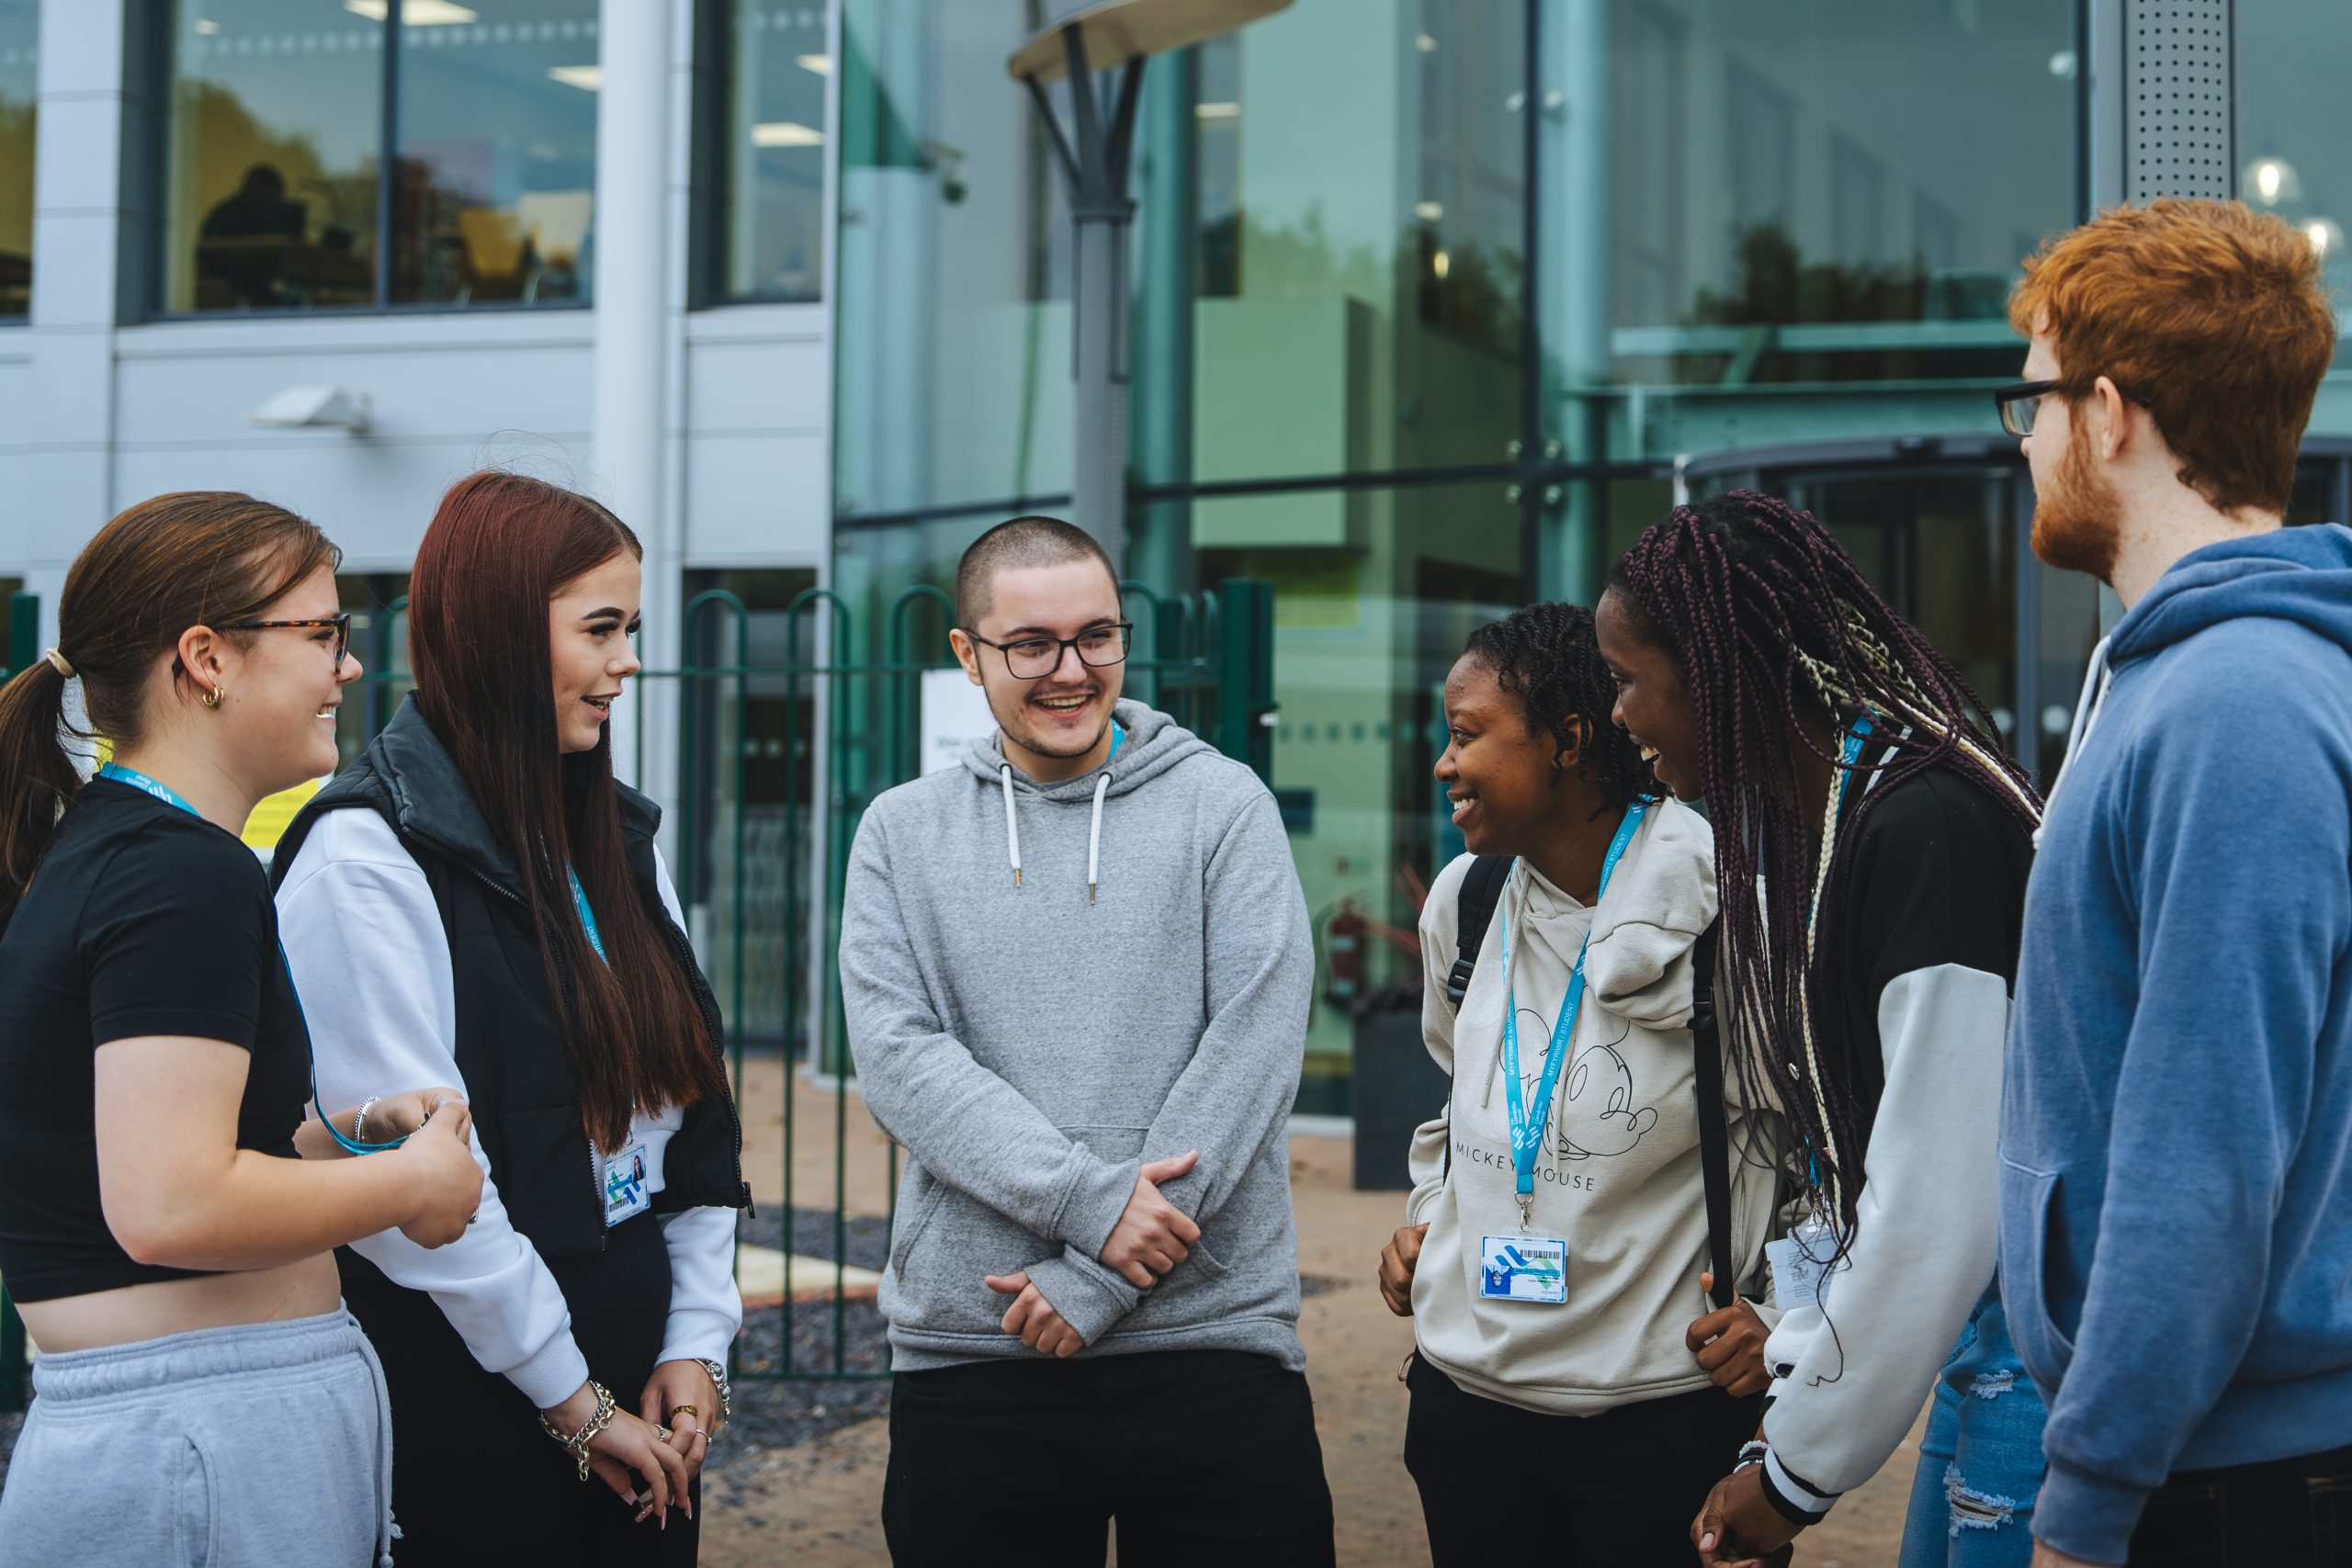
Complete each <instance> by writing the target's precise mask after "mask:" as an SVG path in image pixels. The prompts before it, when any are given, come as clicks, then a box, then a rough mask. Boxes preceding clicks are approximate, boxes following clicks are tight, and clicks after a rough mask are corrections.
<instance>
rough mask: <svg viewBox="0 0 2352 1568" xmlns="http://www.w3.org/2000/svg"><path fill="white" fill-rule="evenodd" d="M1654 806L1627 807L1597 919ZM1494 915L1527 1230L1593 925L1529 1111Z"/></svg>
mask: <svg viewBox="0 0 2352 1568" xmlns="http://www.w3.org/2000/svg"><path fill="white" fill-rule="evenodd" d="M1650 804H1651V803H1650V801H1649V800H1648V799H1647V798H1644V799H1640V800H1636V801H1634V804H1633V805H1632V806H1630V807H1626V810H1625V819H1624V820H1623V822H1620V823H1619V824H1618V825H1617V836H1616V837H1615V838H1614V839H1612V840H1610V842H1609V852H1608V854H1606V855H1604V856H1603V857H1601V862H1600V889H1599V891H1597V892H1595V893H1594V894H1593V897H1592V914H1593V919H1596V920H1598V919H1600V896H1601V894H1603V893H1606V892H1608V891H1609V875H1610V873H1611V872H1613V871H1615V870H1616V869H1617V863H1618V861H1619V860H1621V859H1622V858H1623V856H1624V853H1625V846H1626V845H1628V844H1630V843H1632V842H1633V841H1634V829H1636V828H1638V827H1640V826H1641V821H1642V813H1643V812H1645V811H1646V810H1648V809H1649V807H1650ZM1495 913H1496V919H1498V920H1499V921H1501V923H1502V944H1503V1077H1504V1079H1505V1080H1506V1081H1505V1085H1504V1087H1505V1089H1506V1091H1507V1093H1506V1103H1507V1104H1508V1105H1509V1107H1510V1158H1511V1164H1512V1166H1513V1167H1515V1168H1517V1170H1518V1172H1519V1218H1520V1224H1521V1227H1522V1228H1523V1227H1524V1226H1525V1225H1526V1223H1527V1213H1528V1210H1529V1208H1530V1207H1531V1206H1532V1202H1533V1201H1534V1196H1535V1156H1536V1154H1537V1153H1538V1151H1540V1150H1541V1149H1542V1147H1543V1145H1544V1123H1545V1122H1546V1120H1547V1119H1548V1118H1549V1117H1550V1115H1551V1111H1552V1089H1553V1086H1554V1085H1555V1084H1557V1083H1558V1082H1559V1081H1560V1069H1561V1068H1562V1067H1563V1066H1566V1063H1567V1059H1568V1049H1569V1041H1570V1039H1571V1038H1572V1037H1573V1036H1574V1035H1575V1033H1576V1032H1577V1011H1578V1010H1579V1009H1581V1008H1582V1006H1583V1004H1584V954H1585V949H1586V948H1589V947H1590V946H1591V945H1592V928H1591V927H1590V926H1587V927H1586V928H1585V933H1584V941H1583V942H1581V943H1579V944H1578V945H1577V962H1576V967H1575V968H1574V969H1571V970H1570V971H1569V972H1568V994H1567V996H1566V998H1565V999H1564V1000H1563V1001H1562V1002H1561V1003H1560V1021H1559V1022H1558V1023H1557V1024H1555V1026H1554V1027H1553V1030H1552V1049H1551V1050H1550V1051H1549V1052H1547V1053H1546V1054H1545V1055H1544V1081H1543V1083H1542V1085H1541V1086H1540V1087H1538V1089H1536V1091H1535V1105H1534V1108H1533V1110H1532V1111H1530V1109H1529V1107H1528V1104H1527V1097H1526V1095H1525V1093H1524V1092H1523V1091H1522V1090H1521V1088H1520V1083H1519V1002H1518V995H1517V992H1516V991H1515V990H1514V989H1513V988H1512V986H1511V983H1510V913H1509V911H1508V910H1504V909H1499V908H1498V909H1497V910H1496V912H1495Z"/></svg>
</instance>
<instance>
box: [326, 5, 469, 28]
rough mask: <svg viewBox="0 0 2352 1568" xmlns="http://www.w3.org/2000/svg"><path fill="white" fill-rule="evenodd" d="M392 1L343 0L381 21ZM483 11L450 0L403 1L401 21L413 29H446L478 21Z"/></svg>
mask: <svg viewBox="0 0 2352 1568" xmlns="http://www.w3.org/2000/svg"><path fill="white" fill-rule="evenodd" d="M388 4H389V0H343V8H344V9H345V10H346V11H350V12H352V13H354V14H355V15H357V16H362V17H367V18H368V20H369V21H371V22H380V21H382V20H383V19H384V13H385V10H386V8H387V6H388ZM479 21H481V12H479V11H472V10H469V9H467V8H466V7H465V6H453V5H451V4H450V3H449V0H403V4H402V5H401V24H402V25H403V26H406V27H412V28H447V27H453V26H455V25H457V24H458V23H460V22H479Z"/></svg>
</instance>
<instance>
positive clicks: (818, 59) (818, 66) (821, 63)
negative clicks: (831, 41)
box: [793, 54, 833, 76]
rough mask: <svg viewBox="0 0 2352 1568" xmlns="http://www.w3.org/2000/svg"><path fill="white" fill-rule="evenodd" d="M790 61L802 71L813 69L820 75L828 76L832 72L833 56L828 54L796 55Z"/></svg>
mask: <svg viewBox="0 0 2352 1568" xmlns="http://www.w3.org/2000/svg"><path fill="white" fill-rule="evenodd" d="M793 63H794V64H795V65H797V66H799V67H800V69H802V70H803V71H814V72H815V73H817V74H818V75H820V76H830V75H831V74H832V73H833V57H832V56H831V55H830V54H803V55H797V56H796V57H794V59H793Z"/></svg>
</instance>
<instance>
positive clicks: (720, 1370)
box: [695, 1356, 735, 1436]
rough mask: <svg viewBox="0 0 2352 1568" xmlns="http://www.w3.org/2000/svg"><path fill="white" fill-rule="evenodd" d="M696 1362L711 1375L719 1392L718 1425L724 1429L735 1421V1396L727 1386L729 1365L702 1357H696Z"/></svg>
mask: <svg viewBox="0 0 2352 1568" xmlns="http://www.w3.org/2000/svg"><path fill="white" fill-rule="evenodd" d="M695 1361H696V1362H697V1363H698V1364H699V1365H700V1366H701V1367H702V1370H703V1371H707V1372H708V1373H709V1374H710V1384H711V1386H712V1387H713V1388H715V1389H717V1390H718V1425H719V1426H720V1427H721V1428H724V1427H726V1426H727V1424H728V1423H729V1422H730V1421H732V1420H734V1419H735V1395H734V1393H733V1392H732V1391H731V1390H729V1388H728V1386H727V1364H726V1363H725V1362H724V1361H711V1360H706V1359H703V1358H702V1357H700V1356H697V1357H695ZM706 1436H707V1434H706Z"/></svg>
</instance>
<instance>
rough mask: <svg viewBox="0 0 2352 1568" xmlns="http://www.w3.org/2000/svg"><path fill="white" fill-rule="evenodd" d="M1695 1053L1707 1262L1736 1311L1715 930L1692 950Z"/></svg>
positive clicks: (1721, 1299)
mask: <svg viewBox="0 0 2352 1568" xmlns="http://www.w3.org/2000/svg"><path fill="white" fill-rule="evenodd" d="M1691 1053H1692V1055H1693V1057H1694V1058H1695V1065H1696V1066H1697V1069H1698V1072H1697V1085H1698V1093H1699V1167H1700V1172H1701V1176H1702V1179H1703V1180H1704V1182H1705V1184H1706V1189H1707V1257H1708V1266H1709V1267H1710V1268H1712V1269H1713V1270H1714V1274H1715V1288H1714V1289H1713V1291H1712V1292H1709V1294H1710V1295H1711V1296H1712V1297H1713V1300H1714V1303H1715V1305H1717V1306H1719V1307H1727V1306H1729V1305H1731V1298H1732V1291H1733V1287H1734V1286H1735V1285H1736V1280H1734V1279H1733V1278H1732V1263H1731V1128H1730V1123H1729V1121H1728V1119H1727V1116H1726V1112H1725V1111H1724V1053H1723V1043H1722V1034H1721V1031H1720V1030H1719V1029H1718V1028H1717V1027H1716V1021H1715V926H1714V924H1713V922H1710V923H1709V925H1708V927H1707V929H1706V930H1705V931H1701V932H1700V933H1699V940H1698V941H1697V942H1694V943H1692V944H1691Z"/></svg>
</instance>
